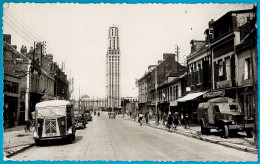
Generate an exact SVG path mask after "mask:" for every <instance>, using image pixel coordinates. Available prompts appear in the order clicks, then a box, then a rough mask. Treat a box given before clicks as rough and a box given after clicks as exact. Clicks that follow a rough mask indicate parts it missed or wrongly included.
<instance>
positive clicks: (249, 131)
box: [246, 130, 253, 138]
mask: <svg viewBox="0 0 260 164" xmlns="http://www.w3.org/2000/svg"><path fill="white" fill-rule="evenodd" d="M246 136H247V137H248V138H252V137H253V130H247V131H246Z"/></svg>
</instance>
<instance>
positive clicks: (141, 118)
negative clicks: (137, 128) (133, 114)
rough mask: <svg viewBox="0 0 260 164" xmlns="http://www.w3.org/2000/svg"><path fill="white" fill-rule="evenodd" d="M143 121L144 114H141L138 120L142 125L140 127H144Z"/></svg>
mask: <svg viewBox="0 0 260 164" xmlns="http://www.w3.org/2000/svg"><path fill="white" fill-rule="evenodd" d="M142 120H143V114H142V112H141V113H140V114H139V118H138V122H139V123H140V125H142Z"/></svg>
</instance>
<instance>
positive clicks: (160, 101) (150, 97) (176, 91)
mask: <svg viewBox="0 0 260 164" xmlns="http://www.w3.org/2000/svg"><path fill="white" fill-rule="evenodd" d="M185 72H186V67H184V66H182V65H181V64H180V63H178V62H177V61H176V60H175V54H172V53H164V54H163V60H159V61H158V65H150V66H149V67H148V72H146V73H145V74H144V75H143V77H141V78H140V79H139V80H138V88H139V98H138V99H139V104H138V105H139V110H140V111H142V112H143V113H146V112H149V113H150V115H152V116H154V114H155V113H157V112H158V113H159V115H160V117H162V115H163V114H164V113H168V112H169V110H171V108H172V110H173V107H174V106H175V105H174V104H173V103H172V102H171V101H174V100H176V99H177V98H178V97H180V96H182V95H183V92H182V88H183V86H184V87H186V85H185V84H183V83H182V81H183V80H182V79H183V78H184V77H181V78H180V76H181V75H183V74H184V73H185ZM176 80H177V81H176ZM184 82H185V80H184ZM156 102H157V104H156ZM156 105H157V108H156Z"/></svg>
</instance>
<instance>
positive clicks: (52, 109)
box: [33, 100, 76, 146]
mask: <svg viewBox="0 0 260 164" xmlns="http://www.w3.org/2000/svg"><path fill="white" fill-rule="evenodd" d="M35 127H36V128H35V131H34V133H33V138H34V140H35V144H36V146H37V145H40V144H41V143H42V141H45V140H53V139H66V140H67V141H68V142H69V143H72V141H73V140H75V133H76V129H75V118H74V108H73V105H72V103H71V102H69V101H65V100H51V101H44V102H40V103H37V104H36V106H35Z"/></svg>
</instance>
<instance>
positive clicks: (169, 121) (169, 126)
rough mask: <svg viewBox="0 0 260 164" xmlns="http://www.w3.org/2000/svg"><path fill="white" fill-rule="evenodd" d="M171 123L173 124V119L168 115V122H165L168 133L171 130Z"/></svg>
mask: <svg viewBox="0 0 260 164" xmlns="http://www.w3.org/2000/svg"><path fill="white" fill-rule="evenodd" d="M172 123H173V118H172V115H171V114H169V116H168V120H167V126H168V131H170V130H171V128H172Z"/></svg>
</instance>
